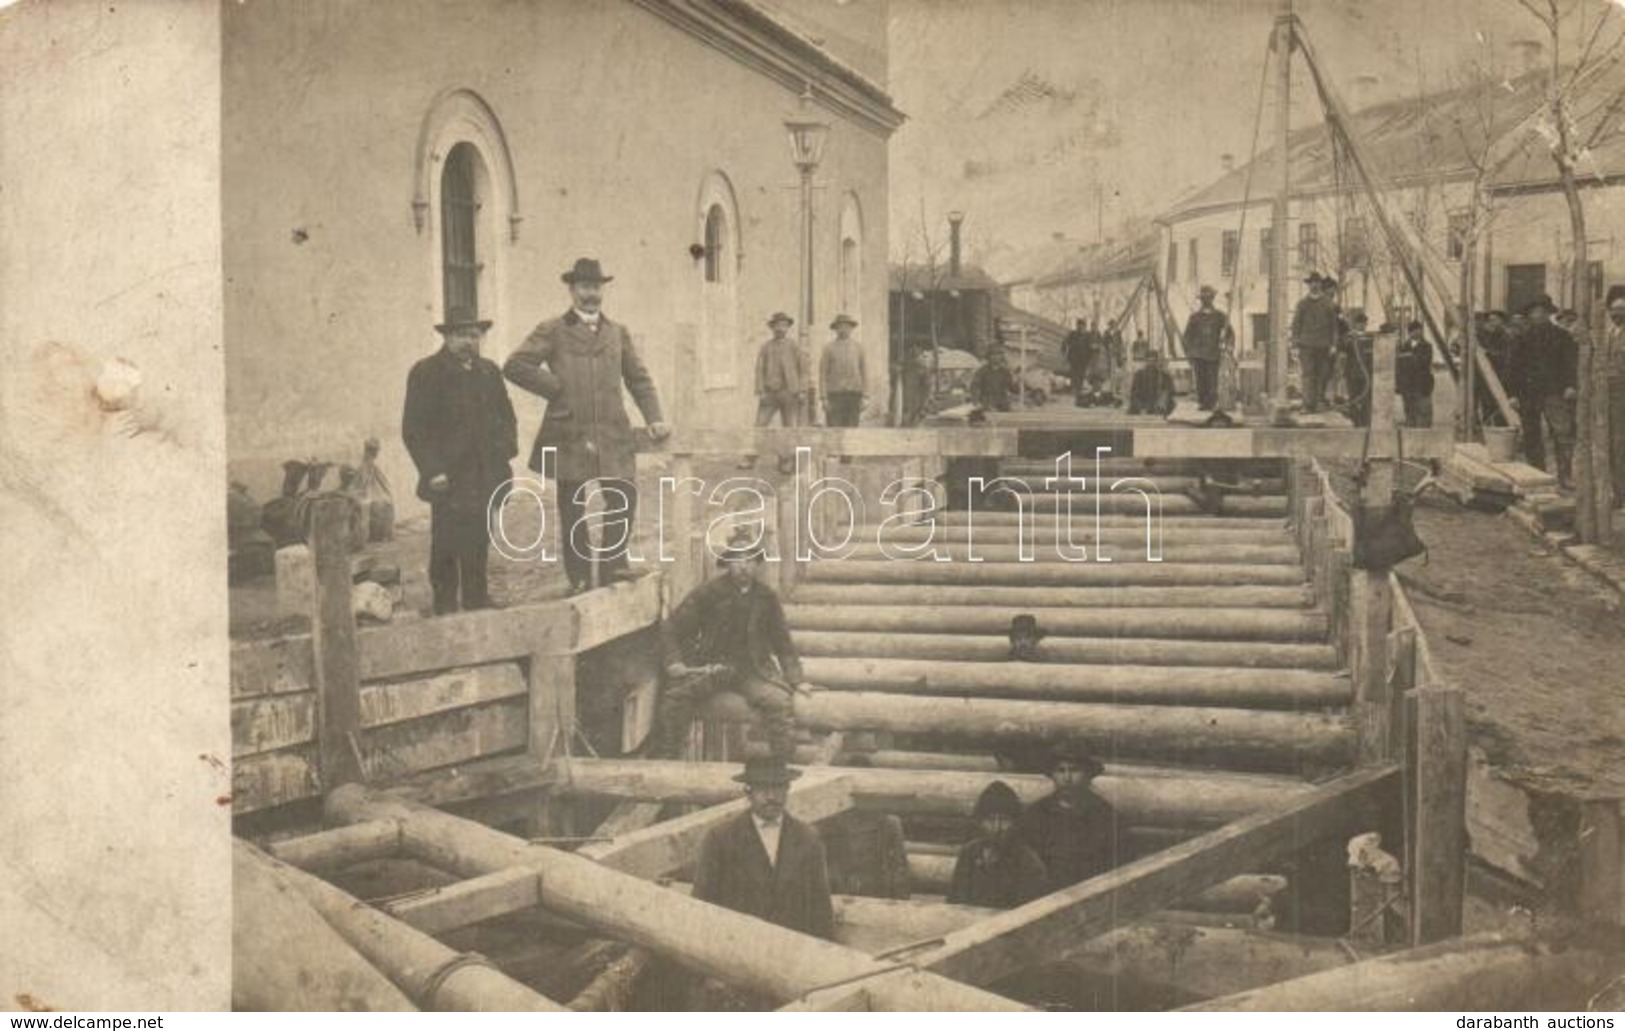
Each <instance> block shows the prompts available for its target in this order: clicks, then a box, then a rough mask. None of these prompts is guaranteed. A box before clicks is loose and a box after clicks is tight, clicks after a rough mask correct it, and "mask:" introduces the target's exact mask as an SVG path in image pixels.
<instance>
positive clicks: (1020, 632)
mask: <svg viewBox="0 0 1625 1031" xmlns="http://www.w3.org/2000/svg"><path fill="white" fill-rule="evenodd" d="M1010 636H1011V637H1037V638H1043V637H1044V636H1045V633H1044V628H1043V627H1041V626H1039V625H1038V617H1037V616H1034V615H1033V614H1032V613H1031V612H1023V613H1021V614H1020V615H1018V616H1014V617H1012V618H1011V620H1010Z"/></svg>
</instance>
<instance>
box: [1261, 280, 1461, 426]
mask: <svg viewBox="0 0 1625 1031" xmlns="http://www.w3.org/2000/svg"><path fill="white" fill-rule="evenodd" d="M1304 285H1305V286H1306V287H1307V293H1305V295H1304V296H1303V298H1302V299H1301V300H1299V301H1298V305H1297V308H1296V309H1294V311H1293V313H1292V329H1291V340H1292V347H1293V350H1294V351H1296V352H1297V355H1298V368H1299V373H1300V377H1301V389H1302V394H1303V410H1304V411H1305V412H1306V413H1315V412H1322V411H1326V410H1328V409H1329V408H1332V407H1341V408H1343V409H1344V410H1345V411H1346V412H1347V414H1348V417H1349V420H1350V421H1351V422H1353V423H1354V424H1355V425H1356V426H1365V425H1368V424H1369V423H1370V421H1371V372H1372V363H1373V360H1374V358H1373V355H1374V351H1375V337H1374V334H1373V333H1372V331H1371V330H1370V320H1369V319H1368V317H1367V316H1366V313H1365V312H1364V311H1361V310H1360V309H1358V308H1356V309H1353V310H1350V311H1344V309H1343V308H1342V306H1341V305H1340V304H1339V303H1338V297H1337V280H1336V279H1334V278H1333V277H1331V276H1323V275H1321V274H1320V273H1319V272H1311V273H1309V275H1308V276H1307V277H1306V278H1305V279H1304ZM1396 328H1397V327H1395V326H1394V325H1391V324H1388V323H1384V324H1382V325H1381V326H1379V327H1377V330H1376V332H1377V333H1392V332H1395V330H1396ZM1433 386H1434V379H1433V345H1432V343H1430V342H1429V341H1428V339H1427V337H1426V335H1425V333H1424V329H1423V326H1422V323H1420V322H1416V321H1412V322H1411V323H1409V324H1408V325H1407V326H1406V327H1405V333H1404V336H1402V337H1401V338H1400V341H1399V344H1398V346H1397V348H1396V349H1395V355H1394V389H1395V391H1396V392H1397V393H1398V394H1399V396H1400V399H1401V401H1402V403H1403V405H1404V424H1405V425H1406V426H1410V427H1413V428H1417V429H1427V428H1429V427H1431V426H1432V425H1433ZM1328 395H1330V396H1328Z"/></svg>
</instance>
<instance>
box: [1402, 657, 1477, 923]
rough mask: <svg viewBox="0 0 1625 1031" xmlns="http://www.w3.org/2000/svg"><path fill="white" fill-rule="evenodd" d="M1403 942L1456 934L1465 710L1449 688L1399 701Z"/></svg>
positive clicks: (1461, 881)
mask: <svg viewBox="0 0 1625 1031" xmlns="http://www.w3.org/2000/svg"><path fill="white" fill-rule="evenodd" d="M1406 715H1407V719H1406V728H1407V739H1408V740H1407V744H1408V746H1409V747H1408V748H1407V749H1406V762H1405V773H1406V777H1405V801H1406V805H1405V813H1406V821H1407V824H1408V826H1407V828H1406V837H1407V842H1406V851H1407V853H1408V855H1407V858H1408V861H1409V862H1408V866H1409V869H1410V887H1411V921H1410V925H1411V944H1412V945H1425V944H1428V943H1429V942H1435V941H1439V940H1441V939H1444V938H1453V937H1455V936H1457V935H1459V934H1461V920H1462V904H1463V897H1464V893H1465V891H1466V863H1467V705H1466V699H1465V696H1464V695H1463V693H1462V692H1461V691H1460V690H1459V689H1456V688H1429V689H1425V690H1417V691H1412V692H1411V693H1410V695H1409V696H1408V697H1407V699H1406Z"/></svg>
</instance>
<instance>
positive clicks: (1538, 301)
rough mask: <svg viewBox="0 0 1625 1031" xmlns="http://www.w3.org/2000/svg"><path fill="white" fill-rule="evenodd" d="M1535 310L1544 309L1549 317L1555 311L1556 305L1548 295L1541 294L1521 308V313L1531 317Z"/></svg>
mask: <svg viewBox="0 0 1625 1031" xmlns="http://www.w3.org/2000/svg"><path fill="white" fill-rule="evenodd" d="M1537 309H1544V310H1545V312H1546V314H1548V315H1551V314H1553V313H1555V312H1556V311H1557V304H1556V302H1554V301H1553V300H1552V298H1551V295H1550V294H1541V295H1540V296H1539V297H1537V298H1535V299H1534V300H1532V301H1530V302H1529V303H1528V304H1526V305H1524V306H1523V313H1524V314H1525V315H1533V314H1534V313H1535V311H1536V310H1537Z"/></svg>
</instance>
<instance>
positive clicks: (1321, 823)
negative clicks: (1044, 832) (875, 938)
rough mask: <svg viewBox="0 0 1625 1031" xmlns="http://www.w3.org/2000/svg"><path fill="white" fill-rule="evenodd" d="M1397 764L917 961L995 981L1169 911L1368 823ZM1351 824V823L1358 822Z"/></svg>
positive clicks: (949, 942)
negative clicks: (1308, 845) (1077, 944)
mask: <svg viewBox="0 0 1625 1031" xmlns="http://www.w3.org/2000/svg"><path fill="white" fill-rule="evenodd" d="M1399 780H1400V774H1399V770H1398V768H1397V767H1395V766H1381V767H1374V768H1372V769H1367V770H1361V771H1358V772H1355V773H1351V774H1347V775H1345V776H1342V777H1339V778H1337V779H1336V780H1333V781H1330V782H1328V783H1326V784H1323V785H1320V786H1318V787H1316V788H1314V789H1312V790H1310V791H1308V792H1305V793H1304V794H1303V795H1301V796H1299V797H1297V798H1295V799H1293V800H1292V801H1290V802H1288V803H1287V804H1285V805H1283V806H1281V807H1279V808H1276V809H1272V810H1270V811H1268V812H1263V813H1257V814H1255V815H1253V816H1248V817H1245V818H1243V819H1240V820H1237V821H1236V822H1234V823H1232V824H1229V825H1228V826H1226V827H1222V828H1220V829H1218V830H1215V831H1212V832H1210V833H1208V834H1204V835H1202V836H1201V837H1199V838H1193V839H1191V840H1190V841H1187V842H1185V843H1183V844H1180V845H1175V846H1173V847H1172V848H1169V849H1167V850H1165V851H1162V852H1159V853H1155V854H1153V855H1150V856H1147V857H1146V858H1144V859H1140V860H1136V861H1135V862H1133V863H1129V864H1128V865H1126V866H1122V867H1119V868H1117V869H1116V870H1113V871H1111V872H1110V873H1107V874H1104V875H1102V876H1100V877H1095V878H1092V879H1090V880H1088V881H1085V882H1083V883H1082V884H1079V885H1075V886H1073V887H1071V888H1067V889H1065V890H1063V891H1058V892H1055V893H1054V894H1051V895H1047V896H1045V897H1043V898H1041V899H1037V900H1035V901H1033V902H1029V903H1027V904H1026V905H1024V906H1019V907H1017V908H1015V909H1011V910H1007V911H1005V912H1004V913H1001V914H999V915H998V916H996V917H993V918H991V919H989V920H986V921H983V922H982V923H980V924H978V925H976V926H975V927H973V928H969V929H967V930H965V931H961V932H956V933H954V934H951V935H948V936H947V938H946V940H945V941H944V943H943V944H942V945H941V946H940V947H938V948H937V949H935V950H932V951H931V952H929V953H927V954H925V955H923V956H921V957H919V958H918V960H917V961H916V963H917V965H918V966H921V967H923V968H926V969H930V970H934V971H937V972H938V973H942V974H946V975H947V976H949V977H952V978H955V979H957V980H962V981H965V982H967V983H971V984H987V983H990V982H992V981H996V980H998V979H999V978H1001V977H1004V976H1006V975H1008V974H1011V973H1014V972H1015V971H1017V970H1019V969H1021V968H1022V967H1024V966H1028V965H1031V964H1034V963H1039V962H1043V961H1044V960H1046V959H1048V958H1049V957H1050V956H1052V955H1054V954H1055V953H1056V952H1057V951H1058V950H1059V949H1060V948H1062V947H1064V946H1065V945H1067V944H1069V943H1073V942H1078V941H1084V940H1087V939H1089V938H1093V937H1096V936H1098V935H1100V934H1103V933H1105V932H1106V931H1108V930H1110V929H1111V928H1112V927H1114V926H1117V925H1120V924H1123V923H1127V922H1129V921H1132V920H1134V919H1136V918H1138V917H1142V916H1145V915H1147V914H1149V913H1152V912H1155V911H1156V910H1158V909H1162V908H1164V907H1166V906H1168V905H1170V904H1171V903H1173V902H1175V901H1177V900H1178V899H1181V898H1185V897H1186V896H1189V895H1192V894H1195V893H1197V892H1200V891H1203V890H1204V889H1206V888H1209V887H1212V886H1213V885H1215V884H1218V883H1219V882H1221V881H1224V880H1228V879H1229V878H1231V877H1234V876H1236V875H1237V874H1241V873H1246V872H1247V871H1248V870H1250V869H1257V868H1258V867H1259V866H1261V865H1263V864H1265V863H1267V862H1269V861H1270V860H1271V859H1274V858H1276V857H1278V856H1279V855H1280V854H1281V853H1283V852H1286V851H1289V850H1290V849H1292V848H1295V847H1299V846H1301V845H1303V844H1305V843H1307V842H1309V841H1312V840H1314V839H1316V838H1319V837H1321V836H1323V835H1326V834H1335V833H1341V832H1344V831H1348V830H1350V829H1353V828H1354V827H1357V826H1358V825H1359V824H1361V823H1362V822H1364V819H1365V813H1366V811H1367V810H1369V809H1370V808H1371V806H1373V805H1374V804H1380V803H1383V802H1387V801H1389V800H1390V798H1391V796H1393V795H1394V794H1395V793H1396V792H1397V791H1398V790H1399ZM1351 825H1352V826H1351Z"/></svg>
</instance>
